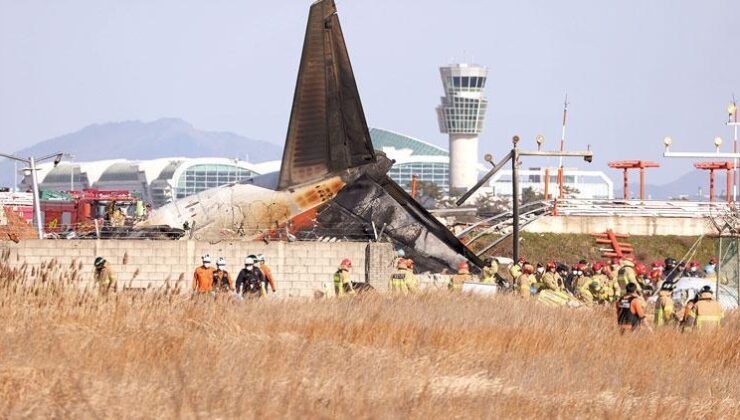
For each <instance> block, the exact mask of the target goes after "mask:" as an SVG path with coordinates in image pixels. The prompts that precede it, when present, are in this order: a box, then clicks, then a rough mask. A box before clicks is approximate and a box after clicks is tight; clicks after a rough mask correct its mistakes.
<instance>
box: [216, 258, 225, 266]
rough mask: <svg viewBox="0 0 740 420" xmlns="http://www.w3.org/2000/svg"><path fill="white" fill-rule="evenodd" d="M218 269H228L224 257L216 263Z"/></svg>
mask: <svg viewBox="0 0 740 420" xmlns="http://www.w3.org/2000/svg"><path fill="white" fill-rule="evenodd" d="M216 267H226V260H225V259H223V257H219V258H218V260H217V261H216Z"/></svg>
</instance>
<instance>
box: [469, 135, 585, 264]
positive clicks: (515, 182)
mask: <svg viewBox="0 0 740 420" xmlns="http://www.w3.org/2000/svg"><path fill="white" fill-rule="evenodd" d="M511 141H512V144H513V147H512V149H511V151H510V152H509V153H507V154H506V156H504V157H503V158H502V159H501V160H500V161H499V162H498V163H497V164H496V165H494V167H493V168H492V169H491V170H490V171H488V173H486V174H485V175H484V176H483V178H481V180H480V181H478V183H477V184H475V185H474V186H473V188H471V189H470V190H468V191H467V192H466V193H465V194H463V196H462V197H460V199H458V200H457V202H456V203H455V204H457V205H458V206H461V205H462V204H463V203H465V201H466V200H467V199H468V198H470V197H471V196H472V195H473V194H474V193H475V192H476V191H477V190H478V189H479V188H480V187H482V186H483V185H485V184H486V182H488V180H489V179H491V177H493V176H494V175H496V173H497V172H498V171H500V170H501V169H502V168H503V167H504V166H505V165H506V164H507V163H508V162H509V161H511V165H512V166H511V214H512V217H513V219H512V233H511V234H512V241H513V246H512V254H513V255H512V258H513V259H514V261H517V260H518V259H519V158H520V157H521V156H538V157H554V156H557V157H560V158H561V160H562V158H564V157H581V158H583V160H585V161H586V162H588V163H591V161H593V156H594V154H593V152H592V151H591V150H590V147H589V148H588V149H587V150H586V151H576V152H567V151H565V150H560V151H543V150H542V145H543V144H544V142H545V138H544V137H542V136H537V150H521V149H519V136H514V137H513V138H512V139H511Z"/></svg>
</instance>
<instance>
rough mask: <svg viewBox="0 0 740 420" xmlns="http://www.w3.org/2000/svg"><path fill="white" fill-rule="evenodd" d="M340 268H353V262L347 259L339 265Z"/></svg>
mask: <svg viewBox="0 0 740 420" xmlns="http://www.w3.org/2000/svg"><path fill="white" fill-rule="evenodd" d="M339 266H340V267H342V268H352V261H351V260H350V259H349V258H345V259H343V260H342V262H341V263H339Z"/></svg>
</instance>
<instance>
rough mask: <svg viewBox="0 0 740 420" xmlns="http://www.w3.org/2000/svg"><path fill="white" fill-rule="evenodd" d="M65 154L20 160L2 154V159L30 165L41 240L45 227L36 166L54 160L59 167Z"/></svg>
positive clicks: (35, 213)
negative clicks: (42, 219) (42, 220)
mask: <svg viewBox="0 0 740 420" xmlns="http://www.w3.org/2000/svg"><path fill="white" fill-rule="evenodd" d="M63 156H64V154H63V153H52V154H50V155H46V156H42V157H40V158H35V157H33V156H32V157H30V158H28V159H23V158H19V157H18V156H13V155H8V154H5V153H0V157H4V158H7V159H10V160H14V161H16V162H21V163H25V164H26V165H28V168H29V170H30V171H31V184H32V187H33V210H34V219H36V234H37V235H38V238H39V239H44V225H43V223H42V222H41V198H40V197H39V178H38V174H36V164H37V163H39V162H42V161H44V160H48V159H51V158H54V166H57V165H58V164H59V162H61V161H62V157H63Z"/></svg>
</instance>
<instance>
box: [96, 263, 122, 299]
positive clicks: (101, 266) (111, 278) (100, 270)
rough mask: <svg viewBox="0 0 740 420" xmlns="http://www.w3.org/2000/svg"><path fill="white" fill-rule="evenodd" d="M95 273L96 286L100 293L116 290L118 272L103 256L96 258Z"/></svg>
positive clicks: (105, 293)
mask: <svg viewBox="0 0 740 420" xmlns="http://www.w3.org/2000/svg"><path fill="white" fill-rule="evenodd" d="M93 264H94V265H95V273H94V275H93V277H94V279H95V287H97V289H98V293H100V294H101V295H107V294H108V292H109V291H111V290H112V291H114V292H115V291H116V288H117V282H116V273H114V272H113V269H112V268H111V267H110V265H109V264H108V261H106V260H105V258H103V257H97V258H95V262H94V263H93Z"/></svg>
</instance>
